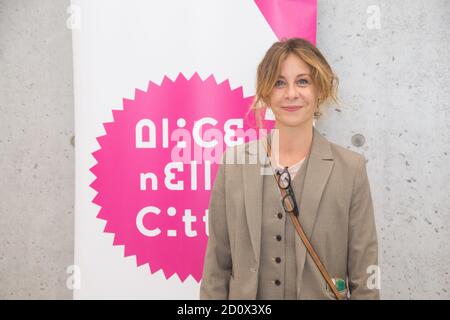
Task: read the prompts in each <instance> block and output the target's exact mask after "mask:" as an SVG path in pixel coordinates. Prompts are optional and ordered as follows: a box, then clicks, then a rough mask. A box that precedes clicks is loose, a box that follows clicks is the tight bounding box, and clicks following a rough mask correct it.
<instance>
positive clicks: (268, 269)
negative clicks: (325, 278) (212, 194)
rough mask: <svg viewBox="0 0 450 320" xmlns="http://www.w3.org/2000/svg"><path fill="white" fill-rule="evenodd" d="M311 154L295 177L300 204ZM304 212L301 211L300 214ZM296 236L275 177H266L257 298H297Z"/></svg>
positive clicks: (297, 198) (294, 185) (295, 186)
mask: <svg viewBox="0 0 450 320" xmlns="http://www.w3.org/2000/svg"><path fill="white" fill-rule="evenodd" d="M308 159H309V156H308V157H307V158H306V159H305V161H303V163H302V165H301V167H300V169H299V170H298V172H297V173H296V175H295V176H294V179H293V180H292V182H291V183H292V188H293V189H294V193H295V198H296V200H297V206H298V208H300V202H301V201H302V198H301V194H302V189H303V183H304V180H305V175H306V171H307V165H308ZM301 214H302V213H301V212H300V215H301ZM295 237H298V235H297V234H296V231H295V227H294V225H293V223H292V221H291V218H290V216H289V215H287V216H286V213H285V211H284V209H283V205H282V203H281V194H280V191H279V189H278V186H277V183H276V181H275V177H274V176H273V175H265V176H264V177H263V209H262V226H261V255H260V257H261V258H260V266H259V275H258V292H257V295H256V299H262V300H266V299H273V300H279V299H290V300H293V299H297V285H296V282H297V281H296V278H297V264H296V255H295Z"/></svg>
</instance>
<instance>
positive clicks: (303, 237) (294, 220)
mask: <svg viewBox="0 0 450 320" xmlns="http://www.w3.org/2000/svg"><path fill="white" fill-rule="evenodd" d="M266 151H267V156H268V157H269V160H270V154H271V144H270V143H268V144H267V147H266ZM272 171H273V170H272ZM273 175H274V177H275V181H276V185H277V187H278V189H279V190H280V193H281V195H282V197H284V196H285V195H286V194H287V192H286V190H283V189H282V188H280V185H279V183H278V179H279V178H277V176H276V174H275V173H274V174H273ZM286 203H287V204H288V206H289V207H290V208H287V209H289V211H290V212H286V210H285V212H286V213H289V216H290V217H291V220H292V223H293V224H294V226H295V230H296V231H297V234H298V235H299V236H300V239H301V240H302V242H303V244H304V245H305V247H306V250H307V251H308V253H309V255H310V256H311V258H312V259H313V261H314V263H315V264H316V266H317V268H318V269H319V271H320V273H321V274H322V277H323V278H324V279H325V281H326V282H327V284H328V287H330V288H331V290H332V291H333V294H334V295H335V297H336V299H338V300H343V298H342V296H341V295H340V294H339V291H338V290H337V288H336V285H335V284H334V282H333V281H332V280H331V277H330V275H329V274H328V271H327V269H326V268H325V266H324V265H323V263H322V261H321V260H320V258H319V256H318V255H317V253H316V251H315V250H314V247H313V246H312V244H311V242H310V241H309V240H308V237H307V236H306V233H305V231H304V230H303V227H302V225H301V224H300V221H299V220H298V219H297V217H296V216H295V214H294V208H292V206H291V202H290V201H287V202H286ZM283 209H285V208H284V206H283Z"/></svg>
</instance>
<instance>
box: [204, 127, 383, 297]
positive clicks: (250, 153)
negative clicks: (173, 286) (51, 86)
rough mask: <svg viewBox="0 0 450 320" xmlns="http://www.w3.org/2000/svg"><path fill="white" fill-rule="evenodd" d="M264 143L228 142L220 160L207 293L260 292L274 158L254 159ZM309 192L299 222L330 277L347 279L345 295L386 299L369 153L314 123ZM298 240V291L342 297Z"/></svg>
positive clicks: (207, 262)
mask: <svg viewBox="0 0 450 320" xmlns="http://www.w3.org/2000/svg"><path fill="white" fill-rule="evenodd" d="M262 143H263V139H258V140H253V141H251V142H249V143H245V144H241V145H239V146H233V147H229V148H227V149H226V150H225V152H224V155H223V157H222V162H223V163H221V164H219V169H218V171H217V175H216V179H215V182H214V185H213V188H212V191H211V198H210V202H209V211H208V230H209V238H208V243H207V248H206V255H205V260H204V270H203V278H202V281H201V286H200V299H255V298H256V293H257V288H258V270H259V259H260V247H261V214H262V193H263V189H262V182H263V175H262V173H261V168H263V165H264V164H267V162H266V161H267V158H266V160H261V158H262V157H261V156H258V157H257V158H258V159H257V161H256V163H255V161H253V163H249V159H250V157H255V155H257V154H258V153H259V154H264V152H265V151H264V150H265V149H264V146H263V144H262ZM258 151H259V152H258ZM233 159H234V161H233ZM230 160H231V163H230ZM236 162H237V163H236ZM305 162H306V161H305ZM302 199H303V201H300V207H299V209H300V213H301V214H300V217H299V220H300V223H301V224H302V226H303V228H304V230H305V232H306V234H307V236H308V238H309V239H310V241H311V243H312V245H313V246H314V248H315V250H316V252H317V254H318V255H319V257H320V259H321V260H322V262H323V264H324V265H325V267H326V269H327V271H328V273H329V274H330V276H331V277H332V278H335V277H339V278H343V279H346V281H347V288H348V290H347V291H346V292H344V296H345V297H346V298H350V299H379V289H377V287H379V285H378V284H379V282H378V281H379V278H378V277H379V269H378V243H377V233H376V227H375V218H374V210H373V204H372V197H371V192H370V185H369V180H368V176H367V171H366V160H365V158H364V156H363V155H361V154H359V153H356V152H353V151H351V150H348V149H345V148H343V147H341V146H339V145H336V144H334V143H331V142H329V141H328V140H327V139H326V138H325V137H323V136H322V135H321V134H320V133H319V132H318V131H317V129H316V128H314V127H313V140H312V146H311V152H310V154H309V163H308V167H307V172H306V176H305V181H304V188H303V194H302ZM295 241H296V242H297V241H298V242H300V245H298V243H296V248H297V251H296V262H297V278H296V279H292V281H296V282H297V288H298V290H297V292H298V293H297V298H298V299H335V297H334V295H333V293H332V291H331V289H329V288H328V287H327V285H326V282H325V280H324V279H323V278H322V275H321V274H320V271H319V270H318V268H317V267H316V265H315V264H314V261H313V260H312V259H311V257H310V256H309V254H308V252H307V251H306V248H305V246H304V245H303V244H302V243H301V239H300V238H299V236H298V235H296V240H295ZM286 281H288V280H286ZM374 286H375V288H374Z"/></svg>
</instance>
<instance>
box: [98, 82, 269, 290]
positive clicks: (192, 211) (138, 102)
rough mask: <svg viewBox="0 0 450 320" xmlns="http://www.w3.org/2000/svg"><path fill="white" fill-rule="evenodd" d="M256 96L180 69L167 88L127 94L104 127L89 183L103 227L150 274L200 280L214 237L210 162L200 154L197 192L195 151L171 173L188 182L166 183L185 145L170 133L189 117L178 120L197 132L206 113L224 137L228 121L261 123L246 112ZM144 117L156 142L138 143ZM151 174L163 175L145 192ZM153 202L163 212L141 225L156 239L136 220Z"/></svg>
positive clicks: (246, 124) (190, 147)
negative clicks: (177, 186) (208, 221)
mask: <svg viewBox="0 0 450 320" xmlns="http://www.w3.org/2000/svg"><path fill="white" fill-rule="evenodd" d="M252 100H253V97H246V98H245V97H243V92H242V87H238V88H236V89H233V90H231V88H230V85H229V81H228V80H226V81H224V82H222V83H220V84H217V82H216V80H215V79H214V77H213V76H212V75H211V76H209V77H208V78H207V79H205V80H202V79H201V78H200V77H199V75H198V74H197V73H195V74H194V75H193V76H192V78H191V79H189V80H188V79H186V78H185V77H184V75H183V74H181V73H180V74H179V75H178V77H177V78H176V80H175V81H172V80H171V79H169V78H167V77H164V79H163V81H162V83H161V85H157V84H155V83H153V82H149V85H148V90H147V91H142V90H137V89H136V92H135V97H134V100H130V99H124V100H123V110H113V111H112V113H113V118H114V120H113V122H109V123H105V124H104V128H105V131H106V134H105V135H103V136H101V137H98V138H97V141H98V142H99V144H100V149H99V150H97V151H95V152H93V153H92V155H93V156H94V157H95V159H96V160H97V164H96V165H95V166H93V167H92V168H91V169H90V171H91V172H92V173H93V174H94V175H95V176H96V179H95V180H94V181H93V182H92V184H91V185H90V186H91V187H92V188H93V189H95V190H96V191H97V192H98V193H97V195H96V196H95V198H94V199H93V200H92V202H93V203H95V204H97V205H99V206H100V207H101V208H100V211H99V213H98V215H97V217H98V218H99V219H103V220H106V226H105V229H104V232H106V233H113V234H114V235H115V236H114V242H113V245H114V246H118V245H124V247H125V257H126V256H132V255H134V256H136V262H137V266H140V265H143V264H147V263H148V264H149V266H150V272H151V273H155V272H157V271H158V270H162V271H163V273H164V275H165V277H166V278H170V277H171V276H172V275H174V274H177V275H178V276H179V278H180V279H181V281H182V282H183V281H184V280H185V279H186V278H187V277H188V276H189V275H191V276H192V277H193V278H194V279H195V280H196V281H197V282H199V281H200V279H201V275H202V271H203V259H204V254H205V250H206V242H207V235H206V229H205V222H204V221H203V217H204V216H205V214H206V209H207V208H208V204H209V197H210V190H209V189H208V188H206V187H205V184H204V181H205V162H204V161H201V159H197V158H195V160H200V161H198V163H197V167H196V168H197V174H196V177H197V189H196V190H193V185H195V184H194V182H193V180H192V179H191V177H192V174H191V173H192V171H191V169H192V167H191V160H194V155H191V156H190V158H189V161H186V162H183V169H184V170H183V171H181V172H177V171H174V170H172V171H173V172H175V173H176V179H175V180H177V181H183V183H184V189H183V190H172V189H170V188H169V187H167V184H166V179H165V176H166V175H165V169H166V165H167V164H168V163H171V162H173V154H172V151H173V150H175V151H180V150H181V148H178V147H177V141H178V140H179V139H177V140H175V141H172V140H171V139H170V138H171V134H173V133H175V132H180V131H183V130H180V126H179V125H182V126H183V121H181V122H177V120H179V119H181V118H182V119H184V123H185V125H184V126H183V128H184V129H186V130H187V131H188V132H191V133H192V131H193V125H194V123H195V122H196V121H198V120H199V119H202V118H205V117H211V118H214V119H216V120H217V122H218V123H217V125H215V126H214V128H215V129H216V130H217V131H218V132H220V133H221V134H222V135H223V134H224V124H225V122H226V121H227V120H228V119H239V118H240V119H244V130H247V129H249V128H254V127H255V125H254V120H255V119H254V117H253V115H252V114H251V113H250V116H248V117H246V116H245V115H246V111H247V110H248V108H249V106H250V104H251V102H252ZM252 117H253V118H252ZM142 119H149V120H151V121H152V122H153V123H154V124H155V127H156V140H155V141H156V145H155V147H151V148H137V147H136V124H137V123H138V122H139V121H140V120H142ZM163 119H167V120H168V133H169V135H168V137H169V139H168V147H165V146H164V145H163V126H162V120H163ZM273 125H274V124H273V122H270V123H268V126H266V127H267V129H269V130H270V129H271V127H273ZM211 127H213V126H212V125H209V124H208V125H205V126H204V130H202V133H205V135H206V131H208V130H207V129H208V128H211ZM205 129H206V130H205ZM142 132H143V133H142V136H143V140H145V141H147V140H149V131H148V130H145V131H142ZM202 133H201V134H202ZM238 136H242V134H241V133H238ZM203 138H204V140H211V139H210V138H209V139H208V138H205V136H203ZM233 140H234V139H233ZM250 140H253V139H247V138H246V139H244V142H248V141H250ZM222 142H223V140H222V141H220V143H221V144H220V148H219V150H218V153H217V154H215V157H212V158H211V157H208V156H207V157H205V158H204V159H203V160H211V161H212V166H211V187H212V186H213V184H214V179H215V176H216V172H217V168H218V164H217V163H215V162H214V160H215V159H218V158H217V157H220V156H221V155H222V153H223V150H224V149H225V145H222ZM195 148H197V150H198V149H200V151H202V150H203V149H202V148H201V147H198V145H197V144H194V143H188V144H187V149H188V150H190V151H191V152H193V153H194V152H195ZM147 173H152V174H154V175H155V176H156V177H157V179H156V180H157V182H158V187H157V189H156V190H152V187H151V183H150V180H147V182H144V185H146V190H145V189H144V190H142V187H141V186H142V184H141V182H142V181H141V179H140V177H141V174H147ZM151 206H152V207H155V208H158V209H159V210H160V211H161V212H160V213H159V214H155V213H147V214H146V215H145V216H144V217H143V218H142V225H143V226H144V227H145V229H147V230H156V229H157V228H159V230H160V234H158V235H152V236H149V235H148V234H147V235H146V234H145V233H142V232H141V230H140V229H139V228H138V226H137V225H138V224H137V221H138V220H139V219H138V216H139V215H138V213H139V212H141V211H142V209H143V208H147V207H151ZM172 208H174V209H175V212H172V211H171V210H173V209H172ZM170 212H172V213H175V214H174V215H171V214H169V213H170ZM189 216H190V217H193V218H195V219H196V221H192V222H191V223H190V231H195V232H196V236H192V233H191V234H190V233H189V232H188V231H186V230H187V229H186V225H187V224H186V222H185V221H184V220H183V218H186V217H188V218H189ZM188 218H186V219H188ZM169 230H175V231H176V233H177V235H176V236H175V237H173V236H169ZM189 234H190V235H189Z"/></svg>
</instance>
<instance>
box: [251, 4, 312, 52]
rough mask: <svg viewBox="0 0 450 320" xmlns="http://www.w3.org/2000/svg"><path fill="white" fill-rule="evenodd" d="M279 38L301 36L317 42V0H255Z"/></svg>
mask: <svg viewBox="0 0 450 320" xmlns="http://www.w3.org/2000/svg"><path fill="white" fill-rule="evenodd" d="M255 3H256V5H257V6H258V8H259V10H260V11H261V13H262V14H263V16H264V18H265V19H266V21H267V22H268V23H269V25H270V27H271V28H272V30H273V32H275V34H276V36H277V38H278V39H280V40H281V39H282V38H283V37H286V38H293V37H299V38H304V39H306V40H309V41H310V42H311V43H313V44H316V22H317V0H255Z"/></svg>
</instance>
